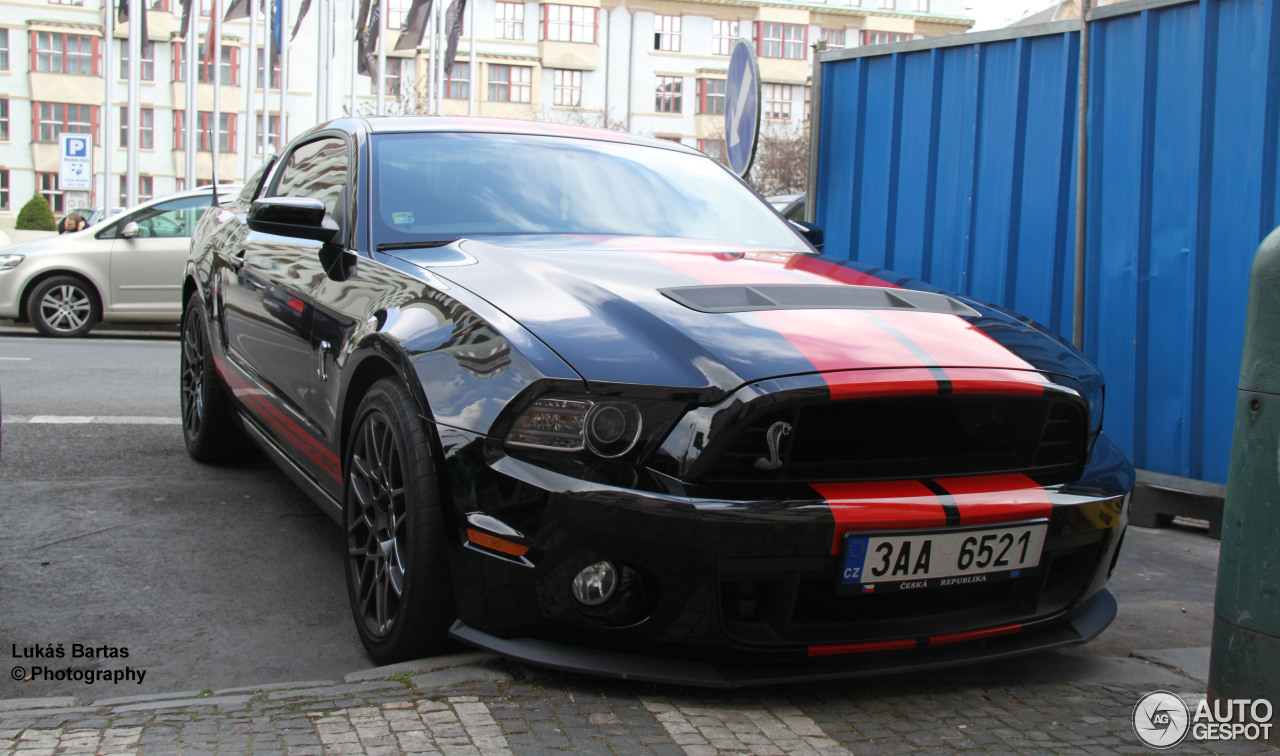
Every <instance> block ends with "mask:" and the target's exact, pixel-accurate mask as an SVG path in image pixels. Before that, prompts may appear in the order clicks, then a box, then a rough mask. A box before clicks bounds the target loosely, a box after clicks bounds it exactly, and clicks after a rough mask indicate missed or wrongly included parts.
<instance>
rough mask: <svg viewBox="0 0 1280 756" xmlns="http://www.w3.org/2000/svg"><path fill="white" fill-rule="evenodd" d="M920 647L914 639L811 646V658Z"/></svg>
mask: <svg viewBox="0 0 1280 756" xmlns="http://www.w3.org/2000/svg"><path fill="white" fill-rule="evenodd" d="M918 645H920V643H919V641H917V640H915V639H914V638H902V639H901V640H887V641H870V642H867V643H836V644H832V645H830V646H809V656H836V655H838V654H867V653H871V652H873V651H898V650H900V649H904V648H915V647H916V646H918Z"/></svg>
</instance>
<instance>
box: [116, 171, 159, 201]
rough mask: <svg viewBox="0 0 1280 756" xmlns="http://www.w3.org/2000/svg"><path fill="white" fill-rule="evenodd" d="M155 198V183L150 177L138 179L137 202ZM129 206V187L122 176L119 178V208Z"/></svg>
mask: <svg viewBox="0 0 1280 756" xmlns="http://www.w3.org/2000/svg"><path fill="white" fill-rule="evenodd" d="M154 196H155V181H154V180H153V179H152V177H151V176H139V177H138V202H146V201H147V200H149V199H151V198H152V197H154ZM128 206H129V185H128V182H127V181H126V180H125V177H124V176H121V177H120V204H119V207H128Z"/></svg>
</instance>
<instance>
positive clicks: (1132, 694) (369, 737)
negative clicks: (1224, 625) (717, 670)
mask: <svg viewBox="0 0 1280 756" xmlns="http://www.w3.org/2000/svg"><path fill="white" fill-rule="evenodd" d="M1087 648H1088V647H1087V646H1086V647H1084V648H1082V649H1077V650H1075V651H1072V652H1055V653H1049V654H1041V655H1037V656H1033V657H1028V658H1025V659H1019V660H1016V661H1014V662H1010V663H1005V664H1002V665H998V666H985V667H981V666H980V667H966V668H963V669H958V670H949V671H944V672H940V673H937V674H933V675H928V676H916V677H908V676H894V677H885V678H873V679H862V680H848V681H844V682H841V683H831V684H824V685H821V686H791V687H781V688H764V689H749V690H744V691H729V692H720V691H703V690H696V689H687V688H672V687H666V686H658V685H649V684H640V683H629V682H622V681H611V680H597V679H592V678H587V677H581V676H576V675H567V674H559V673H554V672H548V671H545V670H539V669H534V668H530V667H526V666H523V665H517V664H512V663H508V662H504V661H503V660H501V659H498V658H497V657H494V656H493V655H491V654H487V653H479V652H468V653H461V654H455V655H451V656H445V657H437V658H434V659H427V660H422V661H417V662H411V663H408V664H402V665H394V666H391V667H382V668H378V669H371V670H366V671H362V672H356V673H353V674H350V675H347V676H346V677H345V678H344V679H343V680H340V681H326V682H299V683H283V684H274V685H266V686H261V687H251V688H238V689H230V690H218V691H186V692H179V693H173V694H169V695H153V696H140V697H129V698H114V699H102V700H92V701H88V700H79V699H77V698H42V699H11V700H7V701H4V700H0V756H10V755H11V754H12V755H13V756H38V755H39V754H99V755H103V756H105V755H106V754H148V755H150V754H156V755H159V754H248V753H252V754H291V755H293V756H303V755H314V754H359V753H367V754H375V755H377V754H398V753H443V754H485V755H487V754H536V753H551V752H573V753H583V754H618V755H619V756H623V755H626V754H647V753H654V754H670V756H686V755H687V756H699V755H702V754H716V753H735V754H747V753H750V754H845V753H850V754H857V755H862V754H898V753H913V754H914V753H919V754H952V753H963V752H974V753H1014V754H1064V755H1065V754H1111V753H1133V754H1140V753H1151V751H1150V750H1149V749H1147V748H1145V747H1143V746H1142V744H1141V743H1140V741H1138V739H1137V737H1136V736H1135V734H1134V732H1133V730H1132V725H1131V719H1130V718H1131V714H1132V711H1133V708H1134V705H1135V704H1136V703H1137V701H1138V699H1139V698H1140V697H1141V696H1142V695H1143V694H1145V693H1148V692H1150V691H1152V690H1169V691H1171V692H1174V693H1177V694H1179V695H1182V696H1183V697H1184V698H1186V699H1187V700H1189V701H1194V699H1195V697H1197V696H1199V697H1203V695H1204V680H1203V679H1202V677H1199V675H1201V674H1202V673H1207V659H1208V649H1180V650H1174V651H1170V650H1167V649H1166V650H1165V651H1163V652H1159V653H1158V654H1153V655H1154V656H1158V657H1161V658H1162V659H1163V660H1164V664H1169V665H1173V666H1165V665H1163V664H1154V663H1150V662H1148V661H1144V660H1141V659H1138V658H1105V657H1091V656H1089V655H1088V654H1087V653H1084V652H1085V651H1086V650H1087ZM1178 665H1184V666H1185V667H1187V668H1188V669H1184V668H1182V667H1181V666H1178ZM1028 680H1036V682H1028ZM86 687H88V686H86ZM1192 705H1194V703H1193V704H1192ZM1169 752H1170V753H1176V754H1198V753H1268V752H1276V751H1275V750H1274V749H1270V748H1268V747H1267V746H1266V745H1264V744H1262V743H1250V742H1221V743H1211V744H1208V743H1196V742H1193V741H1192V740H1191V739H1190V738H1189V739H1188V740H1187V741H1185V742H1184V743H1183V744H1181V745H1179V746H1176V747H1175V748H1173V749H1171V750H1170V751H1169Z"/></svg>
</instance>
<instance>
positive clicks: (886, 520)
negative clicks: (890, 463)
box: [810, 480, 947, 556]
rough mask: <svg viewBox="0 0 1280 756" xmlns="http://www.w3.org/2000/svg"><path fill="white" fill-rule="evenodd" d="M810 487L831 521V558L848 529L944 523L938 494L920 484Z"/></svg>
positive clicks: (826, 485)
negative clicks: (821, 500) (832, 519)
mask: <svg viewBox="0 0 1280 756" xmlns="http://www.w3.org/2000/svg"><path fill="white" fill-rule="evenodd" d="M810 488H812V489H813V490H815V491H817V492H818V495H819V496H821V497H822V498H824V499H826V501H827V507H828V508H830V509H831V516H832V518H834V519H835V531H834V532H833V533H832V535H831V553H832V555H837V556H838V555H839V554H840V549H841V547H842V546H843V545H844V534H845V533H847V532H849V531H851V530H857V531H862V530H897V529H903V530H905V529H909V528H940V527H943V526H944V525H946V524H947V514H946V511H945V510H943V508H942V502H941V500H940V499H939V498H938V495H937V494H935V493H934V492H932V491H930V490H929V488H928V487H927V486H925V485H924V484H923V483H921V482H920V481H916V480H890V481H880V482H871V483H812V484H810Z"/></svg>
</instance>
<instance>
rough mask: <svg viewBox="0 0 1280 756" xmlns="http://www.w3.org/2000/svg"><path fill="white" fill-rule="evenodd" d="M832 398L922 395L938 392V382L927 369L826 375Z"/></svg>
mask: <svg viewBox="0 0 1280 756" xmlns="http://www.w3.org/2000/svg"><path fill="white" fill-rule="evenodd" d="M822 377H823V378H825V379H826V381H827V387H828V388H829V389H830V390H831V398H832V399H833V400H835V401H839V400H841V399H863V398H867V397H872V396H919V395H921V394H936V393H938V379H937V378H936V377H935V376H934V374H933V372H932V371H930V370H927V369H925V368H883V369H879V370H845V371H843V372H836V373H823V374H822Z"/></svg>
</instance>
